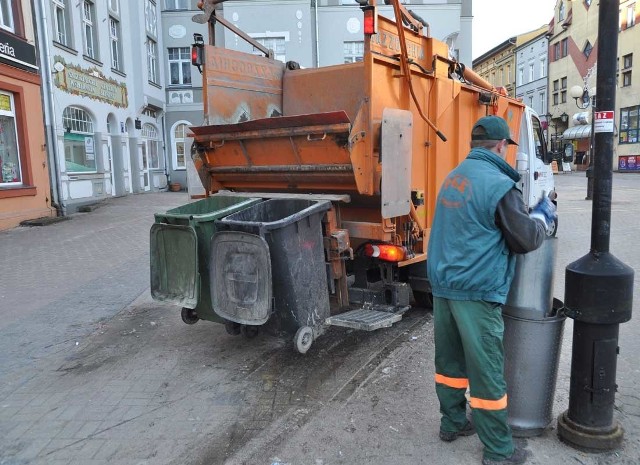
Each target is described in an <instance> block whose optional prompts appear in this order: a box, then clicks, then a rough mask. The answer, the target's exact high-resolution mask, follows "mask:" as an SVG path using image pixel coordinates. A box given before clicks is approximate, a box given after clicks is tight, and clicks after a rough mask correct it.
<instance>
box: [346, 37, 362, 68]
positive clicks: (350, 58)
mask: <svg viewBox="0 0 640 465" xmlns="http://www.w3.org/2000/svg"><path fill="white" fill-rule="evenodd" d="M362 57H364V42H362V41H358V42H345V43H344V62H345V63H355V62H357V61H362Z"/></svg>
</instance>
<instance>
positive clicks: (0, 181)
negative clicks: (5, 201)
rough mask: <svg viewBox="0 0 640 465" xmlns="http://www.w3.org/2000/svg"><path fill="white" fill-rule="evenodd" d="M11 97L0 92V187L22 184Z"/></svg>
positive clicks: (13, 106) (14, 115)
mask: <svg viewBox="0 0 640 465" xmlns="http://www.w3.org/2000/svg"><path fill="white" fill-rule="evenodd" d="M15 111H16V110H15V105H14V101H13V95H12V94H9V93H6V92H0V169H1V170H2V171H1V172H0V186H3V187H4V186H11V185H19V184H22V167H21V166H20V151H19V147H18V133H17V128H16V114H15Z"/></svg>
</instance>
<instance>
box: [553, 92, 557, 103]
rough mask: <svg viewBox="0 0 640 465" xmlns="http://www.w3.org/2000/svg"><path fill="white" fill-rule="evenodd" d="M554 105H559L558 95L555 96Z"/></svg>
mask: <svg viewBox="0 0 640 465" xmlns="http://www.w3.org/2000/svg"><path fill="white" fill-rule="evenodd" d="M553 104H554V105H557V104H558V94H553Z"/></svg>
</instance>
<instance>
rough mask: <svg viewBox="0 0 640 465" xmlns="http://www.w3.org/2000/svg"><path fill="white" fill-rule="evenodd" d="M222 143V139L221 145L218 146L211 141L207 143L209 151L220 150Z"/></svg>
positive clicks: (223, 141)
mask: <svg viewBox="0 0 640 465" xmlns="http://www.w3.org/2000/svg"><path fill="white" fill-rule="evenodd" d="M224 143H225V140H224V139H222V143H221V144H219V145H216V144H215V143H214V142H213V141H211V142H210V143H209V148H210V149H214V150H215V149H219V148H221V147H222V146H223V145H224Z"/></svg>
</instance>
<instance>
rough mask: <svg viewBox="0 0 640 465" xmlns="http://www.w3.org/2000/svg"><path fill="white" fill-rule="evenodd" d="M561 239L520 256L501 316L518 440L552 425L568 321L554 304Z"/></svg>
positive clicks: (548, 240)
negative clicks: (554, 279)
mask: <svg viewBox="0 0 640 465" xmlns="http://www.w3.org/2000/svg"><path fill="white" fill-rule="evenodd" d="M556 250H557V239H556V238H553V237H548V238H546V240H545V241H544V243H543V245H542V246H541V247H540V248H539V249H537V250H535V251H533V252H530V253H528V254H525V255H518V257H517V259H516V273H515V277H514V280H513V284H512V285H511V291H510V293H509V296H508V297H507V303H506V304H505V305H504V307H503V310H502V314H503V317H504V354H505V379H506V381H507V395H508V398H509V407H508V410H509V425H510V426H511V429H512V430H513V435H514V436H517V437H529V436H537V435H539V434H541V433H542V432H543V431H544V429H545V428H546V427H547V426H549V424H550V423H551V421H552V409H553V398H554V395H555V389H556V379H557V374H558V363H559V361H560V349H561V346H562V335H563V331H564V322H565V319H566V317H565V316H564V314H562V310H561V307H562V302H560V301H559V300H557V299H554V298H553V273H554V265H555V257H556Z"/></svg>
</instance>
